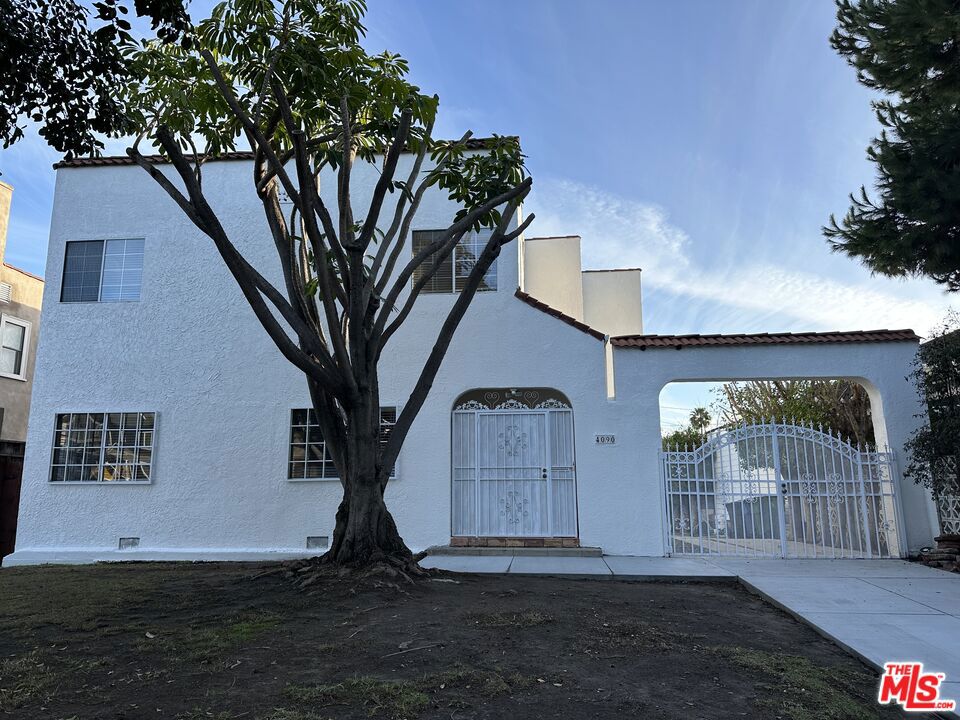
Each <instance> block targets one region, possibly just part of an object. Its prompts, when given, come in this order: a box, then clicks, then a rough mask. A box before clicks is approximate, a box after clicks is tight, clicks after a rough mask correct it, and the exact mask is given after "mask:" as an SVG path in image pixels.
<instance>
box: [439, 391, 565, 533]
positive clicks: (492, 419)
mask: <svg viewBox="0 0 960 720" xmlns="http://www.w3.org/2000/svg"><path fill="white" fill-rule="evenodd" d="M453 431H454V435H453V460H454V462H453V523H452V524H453V527H452V532H453V534H454V535H468V536H469V535H473V536H486V537H575V536H576V535H577V509H576V508H577V499H576V471H575V464H574V455H573V411H572V410H570V409H569V408H557V409H543V410H537V409H494V410H488V409H480V408H477V409H474V408H471V409H470V410H458V411H456V412H455V413H454V420H453Z"/></svg>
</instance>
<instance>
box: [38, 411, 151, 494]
mask: <svg viewBox="0 0 960 720" xmlns="http://www.w3.org/2000/svg"><path fill="white" fill-rule="evenodd" d="M145 412H149V413H153V443H152V444H151V445H150V479H149V480H96V481H93V480H51V479H50V478H51V476H52V475H53V452H54V450H56V449H57V448H56V445H54V443H53V442H51V443H50V460H49V462H48V463H47V485H86V486H93V487H102V486H105V485H111V486H114V487H122V486H123V485H153V481H154V479H155V475H154V468H155V467H156V459H157V428H159V427H160V413H159V412H157V411H156V410H104V411H103V412H102V413H94V414H97V415H110V414H111V413H113V414H116V413H145ZM81 413H82V414H84V415H89V414H91V413H90V411H89V410H58V411H57V412H55V413H54V414H53V422H54V427H53V437H54V438H56V435H57V427H56V422H57V415H74V414H81ZM104 432H106V429H104ZM104 450H105V445H104V443H103V442H101V443H100V469H101V472H102V470H103V453H104Z"/></svg>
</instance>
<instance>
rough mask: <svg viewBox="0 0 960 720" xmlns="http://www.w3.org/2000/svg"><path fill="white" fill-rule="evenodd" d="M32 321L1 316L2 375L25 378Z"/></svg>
mask: <svg viewBox="0 0 960 720" xmlns="http://www.w3.org/2000/svg"><path fill="white" fill-rule="evenodd" d="M29 337H30V323H28V322H25V321H24V320H20V319H18V318H15V317H10V316H8V315H3V316H0V376H2V377H9V378H14V379H17V380H23V379H25V378H26V375H27V341H28V339H29Z"/></svg>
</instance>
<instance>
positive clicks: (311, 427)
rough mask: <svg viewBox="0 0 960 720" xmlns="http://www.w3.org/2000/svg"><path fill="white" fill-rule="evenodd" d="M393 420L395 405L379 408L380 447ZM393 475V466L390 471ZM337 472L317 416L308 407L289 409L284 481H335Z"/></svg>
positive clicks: (394, 473) (388, 433)
mask: <svg viewBox="0 0 960 720" xmlns="http://www.w3.org/2000/svg"><path fill="white" fill-rule="evenodd" d="M396 423H397V409H396V408H395V407H382V408H380V447H381V448H383V447H384V446H385V445H386V444H387V441H388V440H389V439H390V433H391V432H392V431H393V426H394V425H396ZM396 476H397V473H396V468H394V469H393V471H391V473H390V477H391V478H395V477H396ZM339 477H340V475H339V473H337V468H336V467H335V466H334V464H333V460H332V459H331V457H330V454H329V453H328V452H327V446H326V443H325V442H324V441H323V434H322V433H321V431H320V425H319V424H318V423H317V416H316V414H315V413H314V411H313V408H310V409H306V408H303V409H299V408H298V409H294V410H291V411H290V455H289V460H288V463H287V479H288V480H337V479H339Z"/></svg>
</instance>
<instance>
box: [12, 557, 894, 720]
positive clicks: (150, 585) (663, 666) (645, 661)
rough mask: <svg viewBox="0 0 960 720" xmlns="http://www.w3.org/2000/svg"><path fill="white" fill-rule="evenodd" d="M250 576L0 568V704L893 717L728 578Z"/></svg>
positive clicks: (821, 644) (299, 714)
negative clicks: (295, 580)
mask: <svg viewBox="0 0 960 720" xmlns="http://www.w3.org/2000/svg"><path fill="white" fill-rule="evenodd" d="M263 569H264V566H262V565H237V564H216V563H209V564H197V565H184V564H179V565H176V564H163V563H149V564H147V563H137V564H124V565H100V566H94V567H44V568H10V569H0V717H3V716H9V717H12V718H18V719H20V718H23V719H24V720H26V719H29V718H43V720H88V719H89V720H94V719H95V720H107V719H109V720H133V719H135V718H167V719H170V720H241V719H243V720H321V719H322V720H326V719H327V718H338V719H339V718H368V717H375V718H389V719H391V720H400V719H404V718H410V719H412V718H424V719H427V718H445V719H447V718H550V719H551V720H557V719H559V718H611V719H616V720H620V719H621V718H629V717H649V718H684V719H687V718H740V717H745V718H764V719H765V720H766V719H770V720H773V719H775V718H784V719H785V720H805V719H809V720H856V719H858V718H887V717H898V716H899V715H898V713H896V712H895V711H894V710H892V709H889V708H883V709H882V708H880V707H879V706H877V705H876V703H875V694H876V687H877V678H876V675H875V673H873V672H872V671H871V670H869V669H868V668H866V667H864V666H863V665H862V664H860V663H859V662H857V661H856V660H854V659H852V658H850V657H849V656H847V655H846V654H845V653H843V652H842V651H841V650H839V649H838V648H836V647H834V646H833V645H832V644H831V643H829V642H827V641H825V640H823V639H821V638H820V637H819V636H817V635H816V634H815V633H813V631H811V630H809V629H808V628H806V627H805V626H803V625H801V624H799V623H797V622H795V621H794V620H792V619H791V618H789V617H787V616H786V615H784V614H783V613H781V612H779V611H777V610H775V609H773V608H771V607H769V606H767V605H765V604H764V603H762V602H761V601H760V600H758V599H757V598H755V597H753V596H751V595H748V594H747V593H745V592H743V591H741V590H740V589H738V588H736V587H734V586H730V585H710V584H668V583H624V582H611V581H589V580H558V579H550V578H529V577H523V578H520V577H517V578H512V577H480V576H467V577H463V576H449V575H448V576H438V579H442V580H443V581H442V582H435V581H425V582H422V583H420V584H418V585H416V586H414V587H409V588H404V589H403V590H402V591H401V592H397V591H396V590H391V589H382V590H374V589H366V588H356V587H354V586H352V585H349V584H342V583H335V584H332V585H326V586H317V585H315V586H312V587H311V588H310V590H311V591H312V592H310V593H304V592H301V591H298V590H295V589H294V588H293V587H292V585H291V584H290V583H289V582H288V581H285V580H283V579H282V578H281V577H280V576H279V575H269V576H264V577H258V578H254V576H256V575H258V574H259V573H260V572H262V571H263ZM454 578H455V579H456V582H449V580H450V579H454Z"/></svg>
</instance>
